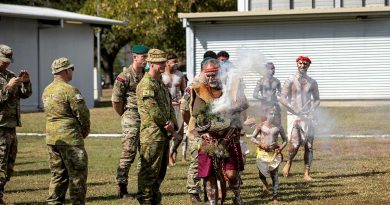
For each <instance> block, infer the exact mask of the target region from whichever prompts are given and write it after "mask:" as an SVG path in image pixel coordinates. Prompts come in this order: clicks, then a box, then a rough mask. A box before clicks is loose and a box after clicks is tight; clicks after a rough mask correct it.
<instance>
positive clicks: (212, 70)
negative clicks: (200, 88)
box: [204, 66, 219, 73]
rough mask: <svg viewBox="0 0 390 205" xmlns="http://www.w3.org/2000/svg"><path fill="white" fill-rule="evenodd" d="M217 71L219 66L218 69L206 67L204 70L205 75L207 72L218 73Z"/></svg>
mask: <svg viewBox="0 0 390 205" xmlns="http://www.w3.org/2000/svg"><path fill="white" fill-rule="evenodd" d="M218 70H219V66H218V67H207V68H205V69H204V72H205V73H208V72H218Z"/></svg>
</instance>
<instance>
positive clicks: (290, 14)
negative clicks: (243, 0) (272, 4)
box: [178, 7, 390, 22]
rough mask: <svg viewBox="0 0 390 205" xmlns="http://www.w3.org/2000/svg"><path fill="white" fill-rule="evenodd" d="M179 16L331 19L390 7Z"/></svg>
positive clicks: (385, 12) (389, 12)
mask: <svg viewBox="0 0 390 205" xmlns="http://www.w3.org/2000/svg"><path fill="white" fill-rule="evenodd" d="M178 16H179V18H181V19H187V20H188V21H190V22H202V21H235V20H292V19H331V18H340V17H351V18H356V17H358V16H363V17H364V16H366V17H367V16H370V17H383V16H390V7H372V8H367V7H364V8H331V9H301V10H300V9H296V10H271V11H269V10H255V11H246V12H207V13H179V14H178Z"/></svg>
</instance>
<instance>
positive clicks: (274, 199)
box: [272, 196, 278, 204]
mask: <svg viewBox="0 0 390 205" xmlns="http://www.w3.org/2000/svg"><path fill="white" fill-rule="evenodd" d="M272 204H278V197H276V196H274V197H272Z"/></svg>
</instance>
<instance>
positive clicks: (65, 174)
mask: <svg viewBox="0 0 390 205" xmlns="http://www.w3.org/2000/svg"><path fill="white" fill-rule="evenodd" d="M48 152H49V167H50V171H51V179H50V186H49V198H47V200H46V202H47V204H49V205H51V204H53V205H54V204H55V205H57V204H64V202H65V195H66V191H67V189H68V186H69V195H70V199H71V201H72V204H74V205H75V204H85V196H86V193H87V176H88V155H87V152H86V151H85V148H84V146H83V145H75V146H66V145H58V146H56V145H48Z"/></svg>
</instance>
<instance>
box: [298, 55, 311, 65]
mask: <svg viewBox="0 0 390 205" xmlns="http://www.w3.org/2000/svg"><path fill="white" fill-rule="evenodd" d="M300 60H301V61H306V62H308V63H310V64H311V60H310V58H309V57H307V56H298V58H297V60H296V61H297V62H298V61H300Z"/></svg>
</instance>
